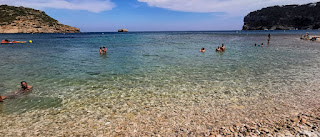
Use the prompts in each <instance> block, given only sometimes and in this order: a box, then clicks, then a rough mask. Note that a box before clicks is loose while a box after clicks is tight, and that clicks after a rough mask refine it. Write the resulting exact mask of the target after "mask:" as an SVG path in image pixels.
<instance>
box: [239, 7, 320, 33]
mask: <svg viewBox="0 0 320 137" xmlns="http://www.w3.org/2000/svg"><path fill="white" fill-rule="evenodd" d="M319 28H320V2H318V3H311V4H306V5H286V6H274V7H268V8H263V9H261V10H258V11H254V12H251V13H249V14H248V15H247V16H246V17H245V18H244V25H243V28H242V29H243V30H265V29H269V30H295V29H319Z"/></svg>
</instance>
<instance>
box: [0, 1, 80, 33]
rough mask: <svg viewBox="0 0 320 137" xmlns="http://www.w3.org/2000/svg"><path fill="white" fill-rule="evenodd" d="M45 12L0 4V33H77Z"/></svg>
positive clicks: (78, 30)
mask: <svg viewBox="0 0 320 137" xmlns="http://www.w3.org/2000/svg"><path fill="white" fill-rule="evenodd" d="M79 32H80V29H78V28H74V27H71V26H67V25H63V24H61V23H59V22H58V21H57V20H55V19H53V18H51V17H50V16H48V15H47V14H46V13H45V12H42V11H40V10H34V9H31V8H24V7H14V6H7V5H0V33H79Z"/></svg>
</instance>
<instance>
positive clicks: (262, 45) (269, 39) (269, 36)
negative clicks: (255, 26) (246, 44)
mask: <svg viewBox="0 0 320 137" xmlns="http://www.w3.org/2000/svg"><path fill="white" fill-rule="evenodd" d="M270 41H271V34H268V45H269V44H270ZM254 46H255V47H257V46H258V47H264V44H263V43H261V45H258V44H257V43H255V44H254Z"/></svg>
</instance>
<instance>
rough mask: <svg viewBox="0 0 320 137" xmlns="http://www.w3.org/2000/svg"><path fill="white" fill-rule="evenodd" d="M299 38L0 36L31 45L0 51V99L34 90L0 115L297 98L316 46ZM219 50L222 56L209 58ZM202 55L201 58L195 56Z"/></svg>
mask: <svg viewBox="0 0 320 137" xmlns="http://www.w3.org/2000/svg"><path fill="white" fill-rule="evenodd" d="M268 33H271V34H272V40H271V43H270V45H268V44H267V42H266V40H267V34H268ZM304 33H305V32H304V31H289V32H283V31H271V32H265V31H254V32H243V31H239V32H236V31H230V32H131V33H104V34H101V33H83V34H33V35H32V34H1V35H0V39H10V40H25V41H28V40H33V43H32V44H30V43H27V44H12V45H11V44H10V45H3V44H2V45H0V52H1V54H0V94H1V95H8V94H10V93H11V92H12V91H15V90H17V89H18V88H19V83H20V82H21V81H27V82H28V83H29V84H30V85H32V86H33V87H34V89H33V91H32V93H30V94H28V95H26V96H22V97H17V98H15V99H8V100H7V101H6V102H4V103H2V106H1V108H2V110H1V112H4V113H6V112H7V113H16V112H26V111H34V110H38V109H49V108H59V107H62V106H66V105H68V103H71V102H76V101H78V100H79V99H82V98H84V97H88V98H92V99H94V98H98V97H100V96H111V95H112V94H121V95H130V96H133V97H135V95H133V94H138V95H139V96H143V95H144V94H150V93H152V94H154V95H155V96H157V95H160V94H161V95H162V94H166V95H168V96H172V98H176V99H179V98H181V97H182V96H184V95H183V94H184V93H185V94H188V93H197V92H199V93H203V94H204V95H211V96H213V99H214V97H216V96H218V95H219V96H220V97H221V95H225V96H227V97H226V98H231V97H257V98H259V97H261V96H266V95H272V94H276V93H283V94H286V93H290V92H291V91H295V90H297V91H299V90H305V89H308V88H310V87H312V86H316V85H318V84H319V76H320V56H319V53H320V43H315V42H309V41H303V40H300V39H299V37H300V35H302V34H304ZM311 34H320V32H319V31H313V32H311ZM222 43H224V44H225V45H226V51H225V52H224V53H216V52H215V48H217V46H219V45H221V44H222ZM255 43H257V44H261V43H264V45H265V46H264V47H254V44H255ZM101 46H106V47H107V48H108V53H107V55H100V54H99V47H101ZM202 47H204V48H206V53H200V52H199V50H200V48H202ZM146 98H147V96H146ZM199 100H201V98H199ZM115 101H116V100H115ZM118 101H119V100H118ZM97 102H99V101H97ZM118 103H120V104H121V102H118ZM177 105H179V104H177Z"/></svg>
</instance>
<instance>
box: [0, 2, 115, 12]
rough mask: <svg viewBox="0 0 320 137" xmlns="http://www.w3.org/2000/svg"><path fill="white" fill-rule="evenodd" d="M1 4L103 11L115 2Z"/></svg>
mask: <svg viewBox="0 0 320 137" xmlns="http://www.w3.org/2000/svg"><path fill="white" fill-rule="evenodd" d="M0 4H7V5H13V6H24V7H30V8H36V9H44V8H57V9H70V10H87V11H90V12H95V13H98V12H102V11H107V10H112V8H114V7H115V4H114V3H112V2H111V1H110V0H103V1H101V0H0Z"/></svg>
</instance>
